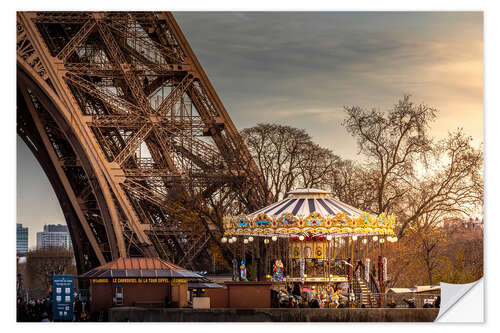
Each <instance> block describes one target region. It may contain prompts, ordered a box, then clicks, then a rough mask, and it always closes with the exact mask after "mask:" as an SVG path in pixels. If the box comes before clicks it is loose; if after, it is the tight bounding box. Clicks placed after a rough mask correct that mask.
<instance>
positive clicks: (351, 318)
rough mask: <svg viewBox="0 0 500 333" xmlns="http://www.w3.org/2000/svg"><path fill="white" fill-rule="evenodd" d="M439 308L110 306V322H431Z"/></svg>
mask: <svg viewBox="0 0 500 333" xmlns="http://www.w3.org/2000/svg"><path fill="white" fill-rule="evenodd" d="M438 313H439V309H389V308H384V309H140V308H113V309H111V310H110V311H109V312H108V318H109V321H111V322H125V321H132V322H296V321H298V322H432V321H434V320H435V319H436V317H437V315H438Z"/></svg>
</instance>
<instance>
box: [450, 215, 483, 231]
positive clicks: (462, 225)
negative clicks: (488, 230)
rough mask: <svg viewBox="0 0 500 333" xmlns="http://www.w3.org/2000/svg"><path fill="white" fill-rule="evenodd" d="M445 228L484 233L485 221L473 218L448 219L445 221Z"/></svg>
mask: <svg viewBox="0 0 500 333" xmlns="http://www.w3.org/2000/svg"><path fill="white" fill-rule="evenodd" d="M443 227H444V228H446V229H449V230H462V231H467V230H468V231H483V229H484V220H483V219H482V218H481V219H479V218H478V217H476V218H472V217H469V218H468V219H467V218H453V217H452V218H447V217H445V218H444V219H443Z"/></svg>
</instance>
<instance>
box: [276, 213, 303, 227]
mask: <svg viewBox="0 0 500 333" xmlns="http://www.w3.org/2000/svg"><path fill="white" fill-rule="evenodd" d="M279 224H280V226H282V227H287V228H289V227H295V226H297V225H298V219H297V218H296V217H295V216H293V215H292V214H283V215H281V217H280V218H279Z"/></svg>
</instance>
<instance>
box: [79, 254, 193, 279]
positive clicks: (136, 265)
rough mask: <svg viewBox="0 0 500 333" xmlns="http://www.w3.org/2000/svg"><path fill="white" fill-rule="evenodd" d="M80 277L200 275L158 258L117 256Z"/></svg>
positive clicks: (176, 276)
mask: <svg viewBox="0 0 500 333" xmlns="http://www.w3.org/2000/svg"><path fill="white" fill-rule="evenodd" d="M81 277H84V278H109V277H111V278H113V277H118V278H122V277H148V278H154V277H171V278H201V277H202V276H201V275H199V274H196V273H195V272H192V271H190V270H187V269H185V268H183V267H180V266H177V265H174V264H172V263H171V262H168V261H166V260H163V259H160V258H118V259H116V260H113V261H110V262H108V263H106V264H104V265H101V266H99V267H96V268H94V269H92V270H90V271H88V272H87V273H85V274H82V275H81Z"/></svg>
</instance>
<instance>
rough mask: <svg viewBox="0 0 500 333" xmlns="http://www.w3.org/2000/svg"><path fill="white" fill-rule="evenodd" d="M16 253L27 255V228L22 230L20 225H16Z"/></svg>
mask: <svg viewBox="0 0 500 333" xmlns="http://www.w3.org/2000/svg"><path fill="white" fill-rule="evenodd" d="M16 253H17V254H19V255H23V254H26V253H28V228H23V225H22V224H21V223H17V224H16Z"/></svg>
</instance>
